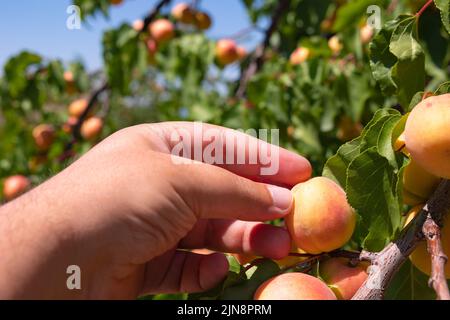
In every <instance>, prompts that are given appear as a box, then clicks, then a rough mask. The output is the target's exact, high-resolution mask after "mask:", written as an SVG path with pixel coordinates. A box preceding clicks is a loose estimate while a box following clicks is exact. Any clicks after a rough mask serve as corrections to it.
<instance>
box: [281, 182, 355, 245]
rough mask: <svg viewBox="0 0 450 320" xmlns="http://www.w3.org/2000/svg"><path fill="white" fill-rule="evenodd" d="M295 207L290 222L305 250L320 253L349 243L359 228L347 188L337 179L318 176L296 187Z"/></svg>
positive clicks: (296, 237)
mask: <svg viewBox="0 0 450 320" xmlns="http://www.w3.org/2000/svg"><path fill="white" fill-rule="evenodd" d="M292 193H293V196H294V208H293V210H292V212H291V213H290V214H289V215H288V216H287V218H286V226H287V228H288V230H289V232H290V234H291V237H292V239H293V240H294V241H295V244H296V245H297V247H298V248H300V249H301V250H303V251H305V252H307V253H312V254H319V253H322V252H329V251H333V250H335V249H338V248H340V247H342V246H343V245H344V244H346V243H347V242H348V241H349V240H350V238H351V236H352V234H353V231H354V229H355V223H356V214H355V211H354V210H353V209H352V207H351V206H350V205H349V203H348V202H347V197H346V194H345V192H344V190H343V189H342V188H341V187H340V186H339V185H337V184H336V183H335V182H334V181H332V180H330V179H328V178H325V177H316V178H313V179H311V180H309V181H307V182H304V183H301V184H298V185H297V186H295V187H294V188H293V189H292Z"/></svg>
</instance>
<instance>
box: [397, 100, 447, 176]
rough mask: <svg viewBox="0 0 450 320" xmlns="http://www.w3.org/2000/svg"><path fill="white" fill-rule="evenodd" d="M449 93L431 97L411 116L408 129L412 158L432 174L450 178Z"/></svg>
mask: <svg viewBox="0 0 450 320" xmlns="http://www.w3.org/2000/svg"><path fill="white" fill-rule="evenodd" d="M449 123H450V94H443V95H440V96H432V97H429V98H426V99H424V100H423V101H422V102H420V103H419V104H418V105H417V106H416V107H415V108H414V109H413V110H412V111H411V113H410V115H409V117H408V120H407V121H406V126H405V142H406V148H407V149H408V151H409V152H410V154H411V158H412V159H413V160H414V161H416V162H417V164H418V165H420V166H421V167H422V168H424V169H425V170H426V171H428V172H429V173H431V174H433V175H435V176H437V177H441V178H446V179H450V135H449V134H448V124H449Z"/></svg>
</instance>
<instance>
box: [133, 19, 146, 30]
mask: <svg viewBox="0 0 450 320" xmlns="http://www.w3.org/2000/svg"><path fill="white" fill-rule="evenodd" d="M132 26H133V29H134V30H135V31H141V30H142V29H144V20H141V19H137V20H134V21H133V25H132Z"/></svg>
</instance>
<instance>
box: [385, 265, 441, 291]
mask: <svg viewBox="0 0 450 320" xmlns="http://www.w3.org/2000/svg"><path fill="white" fill-rule="evenodd" d="M428 279H429V277H428V276H427V275H426V274H424V273H422V272H420V271H419V270H418V269H417V268H415V267H414V265H413V264H412V263H411V262H410V261H409V259H408V260H407V261H406V262H405V263H404V264H403V266H402V267H401V268H400V270H399V271H398V272H397V273H396V274H395V276H394V278H393V279H392V281H391V283H390V285H389V288H388V289H387V290H386V294H385V297H384V298H385V299H386V300H435V299H436V294H435V292H434V291H433V289H431V288H430V287H428Z"/></svg>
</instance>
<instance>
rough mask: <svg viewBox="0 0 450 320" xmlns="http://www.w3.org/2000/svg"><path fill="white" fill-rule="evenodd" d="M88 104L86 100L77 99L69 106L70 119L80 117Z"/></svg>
mask: <svg viewBox="0 0 450 320" xmlns="http://www.w3.org/2000/svg"><path fill="white" fill-rule="evenodd" d="M88 104H89V101H88V100H87V99H78V100H75V101H73V102H72V103H71V104H70V105H69V115H70V116H71V117H77V118H78V117H80V116H81V115H82V114H83V112H84V110H86V108H87V106H88Z"/></svg>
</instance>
